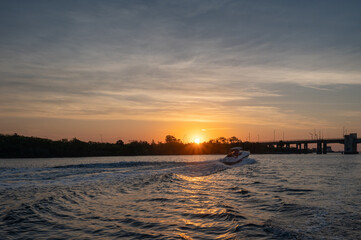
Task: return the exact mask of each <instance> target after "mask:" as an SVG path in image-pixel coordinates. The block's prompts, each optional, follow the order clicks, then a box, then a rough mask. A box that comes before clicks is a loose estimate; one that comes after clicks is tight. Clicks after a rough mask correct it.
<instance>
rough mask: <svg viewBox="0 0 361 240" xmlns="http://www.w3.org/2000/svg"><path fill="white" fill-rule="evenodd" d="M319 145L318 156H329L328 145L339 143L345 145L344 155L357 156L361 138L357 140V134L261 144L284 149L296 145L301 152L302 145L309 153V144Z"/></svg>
mask: <svg viewBox="0 0 361 240" xmlns="http://www.w3.org/2000/svg"><path fill="white" fill-rule="evenodd" d="M312 143H313V144H317V145H316V146H317V149H316V152H317V154H322V153H323V154H327V147H328V146H327V144H331V143H339V144H343V145H344V152H343V153H344V154H357V153H358V152H357V144H358V143H361V138H357V134H356V133H351V134H349V135H344V138H331V139H311V140H287V141H278V142H276V141H273V142H261V144H266V145H268V146H277V147H279V148H283V147H284V146H286V149H287V148H288V149H289V148H290V146H291V145H296V148H297V149H298V150H299V151H300V152H301V151H302V145H303V150H304V151H306V152H307V151H308V144H312Z"/></svg>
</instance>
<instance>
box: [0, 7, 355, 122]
mask: <svg viewBox="0 0 361 240" xmlns="http://www.w3.org/2000/svg"><path fill="white" fill-rule="evenodd" d="M310 4H311V3H307V2H306V3H305V2H303V3H302V4H301V3H296V2H287V3H285V2H283V1H274V2H272V3H268V2H263V3H262V4H259V3H258V2H253V1H206V2H205V1H200V2H194V1H154V2H153V1H152V2H149V1H120V2H117V1H115V2H113V1H109V2H107V3H106V4H105V3H103V2H100V1H91V2H87V3H84V2H76V3H74V5H73V4H71V5H69V4H68V3H67V2H49V3H47V4H45V5H41V4H40V5H39V4H38V3H28V2H26V1H24V2H21V4H20V3H13V2H7V1H4V2H2V3H1V8H0V9H2V10H0V14H1V15H2V19H3V20H2V21H1V22H0V34H1V36H2V37H1V38H0V56H1V57H0V93H1V95H0V102H1V103H0V115H1V116H28V117H29V116H37V117H64V118H75V119H86V118H93V119H138V120H139V119H149V120H159V121H163V120H165V119H167V120H178V121H204V122H216V121H217V122H232V121H236V122H238V123H244V124H256V125H278V126H294V127H304V126H306V125H312V124H316V123H317V124H319V125H325V126H329V125H331V124H334V122H333V121H332V120H331V119H330V118H329V116H328V115H327V114H326V113H323V112H322V111H317V109H321V108H322V109H327V110H329V109H330V108H331V107H334V108H336V106H337V105H336V104H335V101H334V100H333V97H332V94H335V95H337V96H338V99H339V100H340V101H341V100H342V102H343V103H344V105H347V104H348V103H354V102H355V101H358V100H360V101H361V99H360V97H357V96H356V97H354V98H353V99H350V97H348V96H349V95H354V94H355V93H354V91H353V90H352V87H345V88H336V86H341V85H344V86H358V87H356V88H357V89H359V86H360V85H361V72H360V68H359V66H360V63H361V51H360V50H361V49H360V44H359V43H360V42H361V33H360V31H359V25H360V24H359V22H360V14H359V12H358V11H357V9H359V7H360V3H358V2H351V1H350V2H347V3H344V4H343V5H342V6H339V4H338V3H336V2H335V1H328V2H327V3H324V2H318V3H312V7H311V5H310ZM38 7H40V8H39V10H38V11H35V10H37V9H38ZM305 88H307V89H309V90H305ZM356 88H355V89H356ZM291 93H292V94H291ZM301 93H302V94H301ZM325 106H326V107H325ZM341 108H342V106H337V108H336V109H335V110H336V111H338V110H340V109H341ZM352 108H353V109H351V110H350V111H351V112H358V111H359V110H360V109H359V106H356V105H353V106H352ZM316 112H317V116H316ZM351 115H352V114H351ZM351 115H349V117H353V116H351ZM345 116H346V115H345ZM347 116H348V115H347ZM295 123H297V124H295Z"/></svg>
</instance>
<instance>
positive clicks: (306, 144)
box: [303, 143, 308, 151]
mask: <svg viewBox="0 0 361 240" xmlns="http://www.w3.org/2000/svg"><path fill="white" fill-rule="evenodd" d="M303 149H305V150H306V151H307V149H308V143H305V144H304V145H303Z"/></svg>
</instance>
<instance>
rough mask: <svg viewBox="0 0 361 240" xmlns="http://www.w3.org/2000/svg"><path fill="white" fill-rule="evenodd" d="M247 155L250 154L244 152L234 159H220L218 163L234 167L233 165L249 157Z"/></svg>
mask: <svg viewBox="0 0 361 240" xmlns="http://www.w3.org/2000/svg"><path fill="white" fill-rule="evenodd" d="M249 154H250V153H249V152H247V151H244V152H242V153H241V154H239V155H238V156H236V157H225V158H223V159H221V160H220V161H221V162H222V163H224V164H226V165H234V164H237V163H240V162H242V160H243V159H245V158H247V157H248V156H249Z"/></svg>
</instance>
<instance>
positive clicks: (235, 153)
mask: <svg viewBox="0 0 361 240" xmlns="http://www.w3.org/2000/svg"><path fill="white" fill-rule="evenodd" d="M238 154H239V150H238V149H234V150H233V151H231V152H229V153H228V154H227V157H237V156H238Z"/></svg>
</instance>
